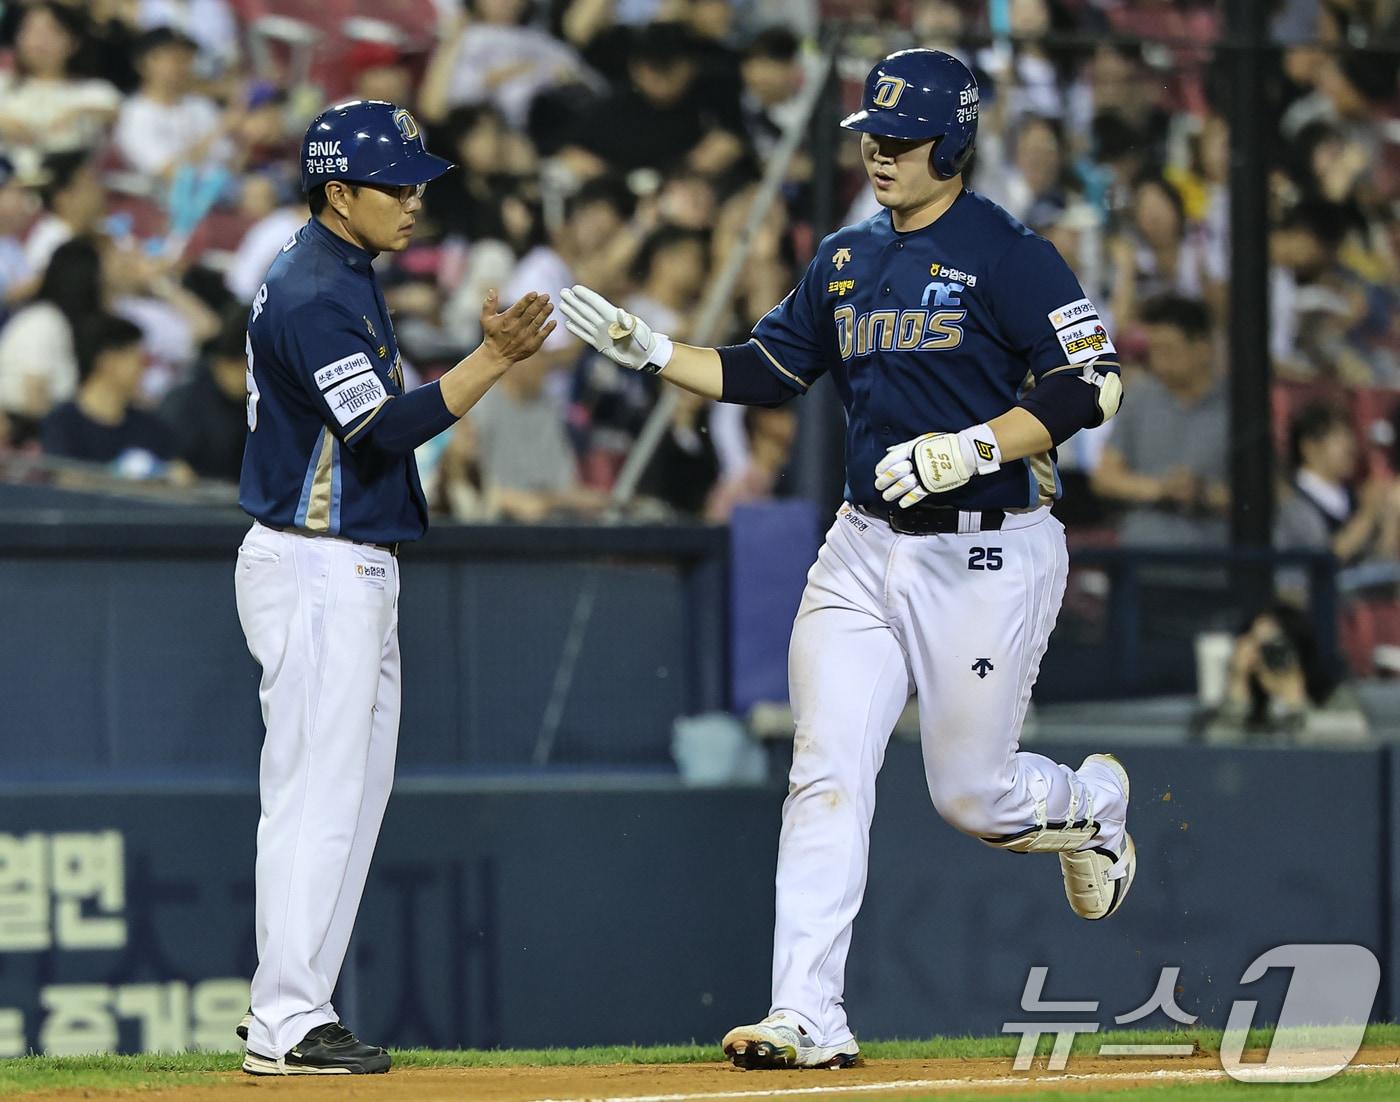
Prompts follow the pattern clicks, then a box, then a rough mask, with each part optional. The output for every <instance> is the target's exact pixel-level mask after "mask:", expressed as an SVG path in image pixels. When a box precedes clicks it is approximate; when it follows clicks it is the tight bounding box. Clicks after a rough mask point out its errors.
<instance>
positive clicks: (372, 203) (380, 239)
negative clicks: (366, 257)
mask: <svg viewBox="0 0 1400 1102" xmlns="http://www.w3.org/2000/svg"><path fill="white" fill-rule="evenodd" d="M326 199H327V202H328V203H329V205H330V206H331V207H332V208H333V209H334V210H335V212H336V213H337V214H338V215H339V216H340V218H341V221H342V223H343V224H344V226H345V229H346V230H347V231H349V233H350V234H351V236H352V237H353V238H354V240H355V242H356V243H357V244H358V245H359V246H360V248H362V249H364V250H365V251H366V252H369V253H397V252H403V250H404V249H406V248H408V243H409V241H410V240H411V239H412V237H413V228H414V225H415V224H416V223H417V221H418V212H419V211H420V210H422V209H423V200H422V198H421V196H419V194H418V188H417V187H415V186H413V185H412V184H409V185H406V186H404V187H390V186H387V185H383V184H355V185H353V186H352V185H350V184H346V183H342V182H341V181H339V180H332V181H331V182H330V183H329V184H327V185H326Z"/></svg>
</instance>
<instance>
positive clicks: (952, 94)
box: [841, 50, 978, 179]
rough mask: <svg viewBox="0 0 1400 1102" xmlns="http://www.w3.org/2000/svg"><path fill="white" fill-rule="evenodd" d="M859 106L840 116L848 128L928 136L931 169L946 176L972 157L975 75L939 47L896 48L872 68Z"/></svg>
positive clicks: (899, 135)
mask: <svg viewBox="0 0 1400 1102" xmlns="http://www.w3.org/2000/svg"><path fill="white" fill-rule="evenodd" d="M860 107H861V109H860V110H859V111H857V112H856V113H855V114H853V115H847V116H846V117H845V118H844V119H842V120H841V125H842V126H844V127H845V128H846V129H847V130H862V131H864V132H865V133H867V134H879V135H881V136H882V137H887V138H907V139H911V140H920V141H927V140H928V139H929V138H939V139H941V140H940V141H939V142H938V143H937V144H936V145H935V146H934V147H933V155H932V157H931V160H932V162H933V170H934V171H935V172H936V173H938V175H940V176H942V177H944V178H945V179H947V178H948V177H950V176H956V175H957V174H958V173H959V172H961V171H962V170H963V169H964V168H966V167H967V162H968V161H969V160H970V159H971V158H972V146H973V143H974V142H975V141H976V140H977V108H978V93H977V81H976V79H975V78H974V77H973V75H972V71H971V70H970V69H968V67H967V66H966V65H964V64H963V63H962V62H961V61H959V60H958V59H957V58H955V57H954V56H953V55H952V54H945V53H944V52H943V51H942V50H900V51H899V52H898V53H894V54H890V56H889V57H887V58H885V59H884V60H883V61H881V62H879V63H878V64H877V65H876V66H875V68H873V69H871V70H870V75H869V76H868V77H866V78H865V92H864V94H863V95H862V96H861V103H860Z"/></svg>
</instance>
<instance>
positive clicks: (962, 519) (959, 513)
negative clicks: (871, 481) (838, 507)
mask: <svg viewBox="0 0 1400 1102" xmlns="http://www.w3.org/2000/svg"><path fill="white" fill-rule="evenodd" d="M855 509H856V511H857V512H860V513H864V514H865V515H866V516H869V517H875V518H876V519H878V520H883V521H884V522H885V523H886V524H888V525H889V526H890V531H892V532H897V533H899V534H900V535H901V536H935V535H945V534H950V533H955V532H956V533H960V534H964V535H966V534H969V533H973V532H999V531H1001V526H1002V524H1003V523H1005V521H1006V510H1004V509H980V510H978V509H973V510H967V509H948V508H943V507H939V506H932V505H926V506H924V507H923V508H919V507H917V506H916V507H914V508H912V509H900V508H899V507H897V506H895V507H891V508H889V509H885V510H881V509H877V508H874V507H870V506H865V505H857V506H855Z"/></svg>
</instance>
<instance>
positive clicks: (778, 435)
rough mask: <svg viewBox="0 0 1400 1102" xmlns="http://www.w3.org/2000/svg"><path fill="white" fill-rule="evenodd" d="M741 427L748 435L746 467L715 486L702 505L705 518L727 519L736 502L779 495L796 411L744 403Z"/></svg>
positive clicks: (795, 427)
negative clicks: (707, 499) (742, 424)
mask: <svg viewBox="0 0 1400 1102" xmlns="http://www.w3.org/2000/svg"><path fill="white" fill-rule="evenodd" d="M744 426H745V428H746V429H748V434H749V462H748V466H747V467H746V468H745V469H744V470H743V471H742V472H741V473H740V474H739V475H737V476H735V477H732V478H727V479H725V480H724V481H723V482H722V483H720V485H718V486H716V487H715V489H714V492H713V493H712V494H711V495H710V500H709V501H708V502H707V503H706V505H705V516H706V518H707V519H708V520H715V521H727V520H728V519H729V515H730V513H732V512H733V511H734V506H736V505H745V504H748V503H750V502H754V501H768V500H770V499H772V498H774V497H777V496H779V489H780V481H781V479H782V477H783V474H784V473H785V472H786V471H787V467H788V463H789V462H790V461H791V459H792V443H793V441H794V440H795V439H796V438H797V412H796V411H795V410H793V409H791V408H789V407H780V408H778V409H766V408H764V407H763V406H746V407H745V408H744Z"/></svg>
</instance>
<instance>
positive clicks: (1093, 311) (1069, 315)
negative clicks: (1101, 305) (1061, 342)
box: [1045, 298, 1099, 329]
mask: <svg viewBox="0 0 1400 1102" xmlns="http://www.w3.org/2000/svg"><path fill="white" fill-rule="evenodd" d="M1098 314H1099V311H1098V309H1097V308H1096V307H1095V306H1094V304H1093V303H1092V302H1090V301H1089V300H1088V299H1087V298H1081V299H1078V300H1076V301H1075V302H1067V303H1065V304H1064V305H1063V306H1057V307H1056V308H1055V309H1053V310H1051V311H1050V313H1048V314H1046V315H1045V316H1046V317H1047V318H1049V319H1050V325H1051V326H1052V327H1053V328H1055V329H1063V328H1064V327H1065V326H1066V325H1073V324H1074V323H1075V322H1077V321H1083V320H1084V319H1085V318H1094V317H1098Z"/></svg>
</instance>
